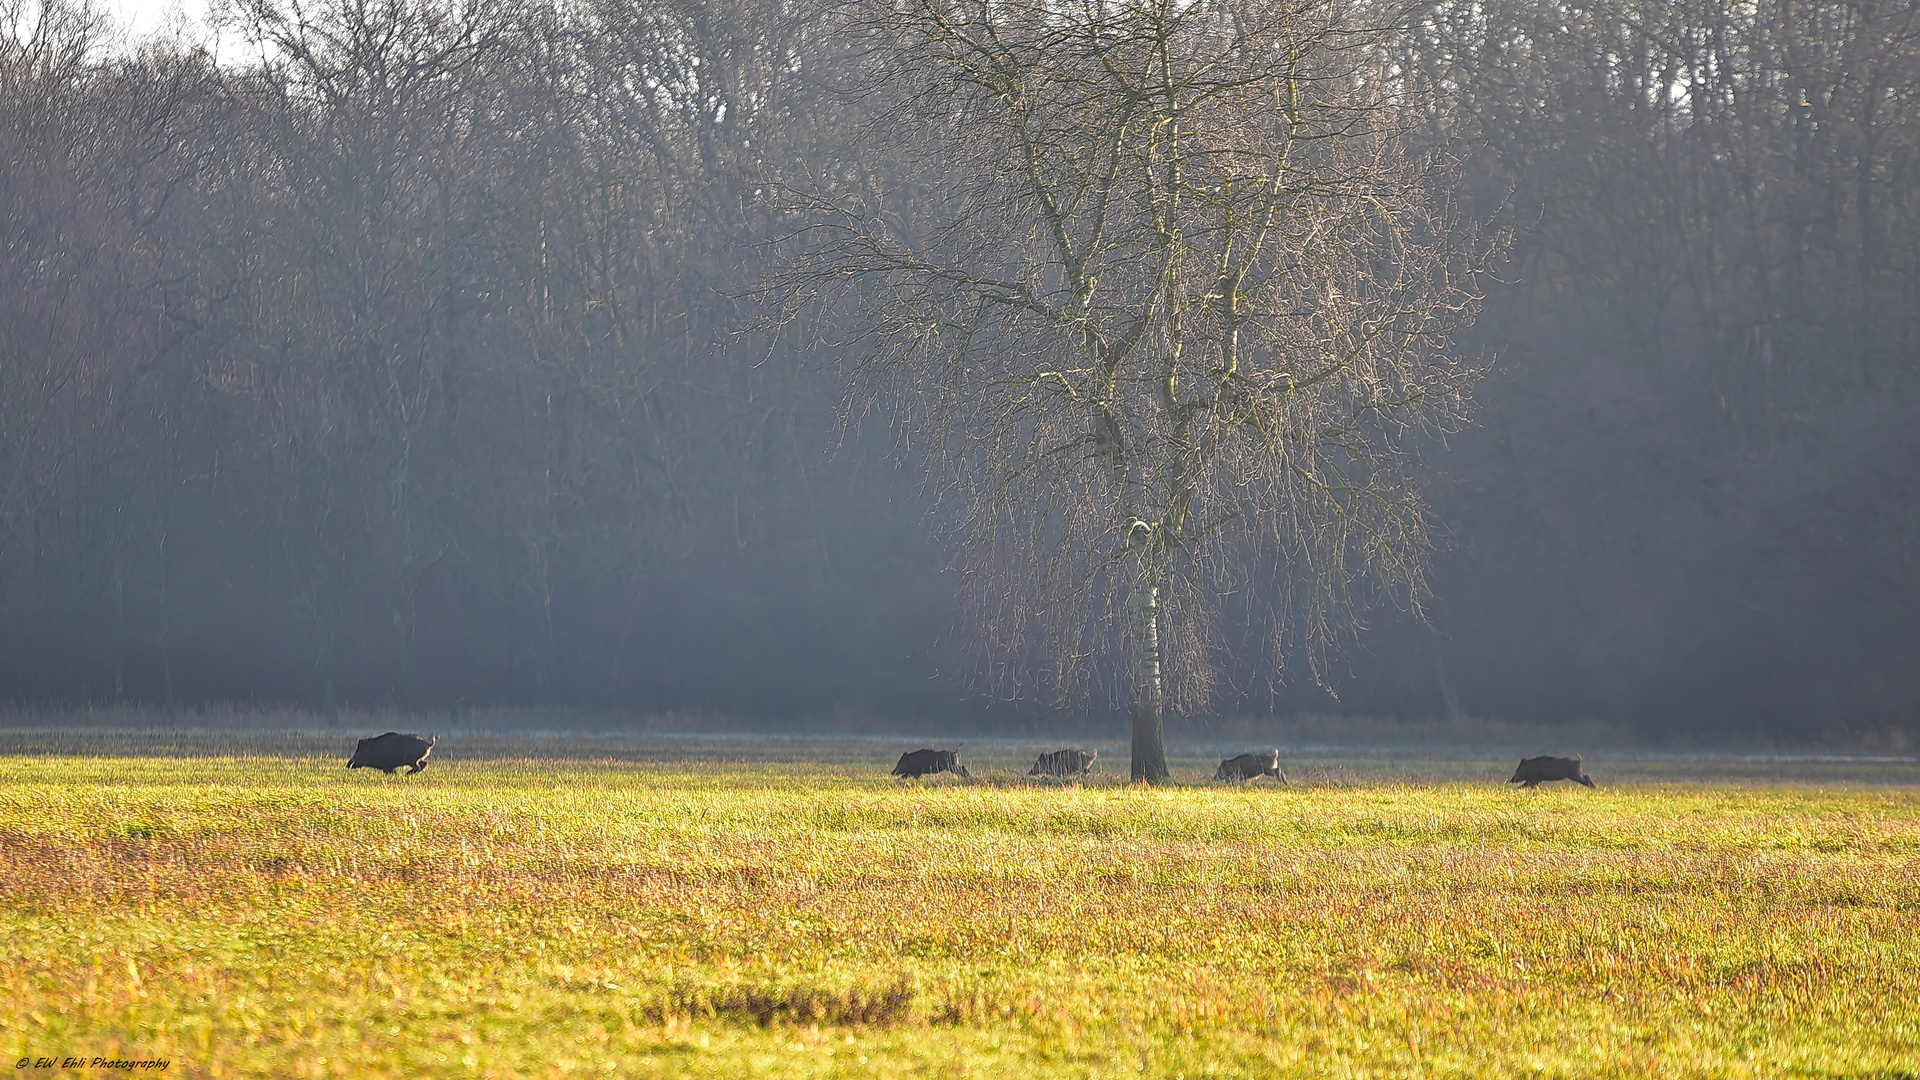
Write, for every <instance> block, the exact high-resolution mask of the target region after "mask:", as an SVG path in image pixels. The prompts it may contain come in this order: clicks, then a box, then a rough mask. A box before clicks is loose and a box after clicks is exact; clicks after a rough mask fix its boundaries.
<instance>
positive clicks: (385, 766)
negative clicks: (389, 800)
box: [347, 731, 440, 776]
mask: <svg viewBox="0 0 1920 1080" xmlns="http://www.w3.org/2000/svg"><path fill="white" fill-rule="evenodd" d="M439 741H440V736H438V735H435V736H434V737H433V741H432V742H428V741H427V740H426V739H423V738H421V737H420V736H418V735H402V734H400V733H399V732H397V731H389V732H387V733H386V734H385V735H375V736H374V737H373V738H371V739H361V740H360V742H359V743H358V744H357V745H355V746H354V748H353V757H351V758H349V759H348V760H347V768H349V769H379V770H381V771H383V772H385V773H387V774H388V775H389V776H391V775H392V774H393V770H395V769H398V768H400V767H401V766H402V765H404V766H406V767H407V775H408V776H412V775H413V774H414V773H417V772H419V771H420V770H421V769H424V768H426V767H427V755H428V754H431V753H433V748H434V745H435V744H436V743H438V742H439Z"/></svg>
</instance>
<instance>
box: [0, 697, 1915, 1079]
mask: <svg viewBox="0 0 1920 1080" xmlns="http://www.w3.org/2000/svg"><path fill="white" fill-rule="evenodd" d="M340 743H341V740H339V739H337V738H321V737H313V736H308V737H301V736H293V735H252V736H244V735H236V734H233V733H227V734H221V735H214V736H193V735H179V736H176V735H157V734H151V733H149V734H139V735H127V734H120V735H115V734H113V733H97V732H96V733H89V734H85V735H77V736H60V735H48V734H34V733H27V734H21V733H6V734H4V735H0V881H4V883H5V885H4V891H3V892H0V896H4V904H3V905H0V941H3V942H4V946H0V947H3V948H4V957H0V960H3V961H4V962H3V963H0V1053H4V1056H5V1060H7V1061H10V1062H11V1061H16V1060H18V1059H22V1058H26V1059H34V1058H39V1057H52V1058H56V1059H58V1058H60V1057H63V1056H71V1057H84V1058H89V1059H91V1058H93V1057H96V1056H97V1057H101V1058H107V1059H114V1058H119V1059H127V1060H155V1059H166V1060H167V1061H169V1062H170V1065H169V1067H168V1069H167V1070H166V1072H165V1073H164V1074H161V1075H168V1076H177V1075H187V1076H335V1075H344V1076H467V1075H484V1076H503V1077H504V1076H528V1077H545V1076H649V1075H672V1076H678V1075H687V1076H696V1075H697V1076H760V1075H764V1076H848V1077H855V1076H956V1077H957V1076H981V1077H988V1076H1018V1077H1051V1076H1141V1075H1146V1076H1189V1077H1196V1076H1295V1075H1298V1076H1525V1077H1535V1076H1596V1077H1597V1076H1648V1075H1653V1076H1700V1077H1743V1076H1754V1077H1774V1076H1806V1077H1858V1078H1866V1077H1878V1078H1882V1080H1892V1078H1895V1077H1915V1076H1920V1005H1917V1004H1916V1002H1920V767H1916V766H1915V765H1914V764H1913V763H1912V762H1911V761H1910V760H1904V761H1903V760H1892V761H1884V760H1883V761H1839V762H1834V761H1826V762H1819V761H1815V762H1798V763H1795V762H1755V761H1733V762H1718V763H1716V762H1699V761H1686V762H1681V761H1671V760H1664V761H1663V760H1651V759H1650V760H1644V761H1636V762H1623V763H1619V764H1618V765H1616V766H1614V767H1612V768H1609V767H1607V765H1606V763H1604V762H1590V766H1591V771H1592V772H1594V774H1595V775H1596V777H1597V778H1598V779H1599V780H1600V781H1601V784H1602V787H1601V788H1600V789H1599V790H1597V791H1587V790H1585V789H1580V788H1572V787H1570V786H1568V785H1557V786H1556V787H1555V788H1551V789H1541V790H1539V791H1521V790H1518V789H1514V788H1508V787H1505V786H1504V785H1501V784H1500V783H1498V781H1499V780H1501V779H1504V777H1505V775H1506V772H1507V771H1508V770H1511V768H1512V761H1511V760H1510V759H1509V760H1503V761H1488V760H1473V759H1471V758H1454V759H1442V758H1423V759H1410V758H1402V759H1392V758H1347V759H1341V758H1325V759H1319V760H1312V761H1301V760H1294V761H1291V762H1289V772H1290V774H1291V775H1292V777H1293V780H1294V784H1293V785H1292V786H1291V787H1289V788H1280V787H1273V786H1269V785H1268V782H1265V781H1262V782H1260V783H1258V784H1255V785H1251V786H1248V787H1245V788H1236V787H1231V786H1227V785H1214V784H1207V783H1202V782H1200V780H1199V777H1201V776H1203V775H1206V774H1207V773H1208V772H1209V771H1210V764H1211V763H1209V762H1204V761H1201V760H1199V759H1194V758H1189V759H1184V760H1180V761H1177V762H1176V769H1175V771H1176V774H1177V775H1179V776H1182V777H1184V778H1186V779H1187V781H1188V782H1187V783H1186V784H1184V785H1183V786H1174V787H1170V788H1160V789H1143V788H1134V787H1128V786H1125V785H1122V784H1119V783H1117V782H1114V780H1113V779H1112V776H1111V774H1112V773H1113V772H1116V771H1122V770H1124V760H1121V761H1119V762H1114V763H1108V762H1105V761H1103V762H1102V765H1103V766H1104V767H1105V770H1106V772H1107V773H1108V776H1107V778H1105V779H1103V780H1097V781H1095V782H1091V783H1088V784H1084V785H1061V784H1039V783H1029V782H1027V781H1026V780H1025V779H1024V777H1021V776H1019V775H1018V773H1019V772H1021V771H1024V765H1025V761H1030V760H1031V756H1030V751H1029V750H1028V748H1025V747H1021V746H1017V745H1013V744H998V745H995V746H990V747H985V748H980V749H976V750H970V751H969V754H968V757H969V760H970V761H972V762H973V763H974V767H975V771H976V772H978V773H983V774H984V775H983V776H982V779H981V780H980V781H979V782H976V783H972V784H963V783H960V782H957V781H954V780H952V779H940V780H935V781H932V782H926V783H897V782H895V781H892V780H890V779H888V778H887V777H886V775H885V774H886V770H887V768H888V766H889V765H890V764H891V758H892V756H894V755H897V753H898V752H899V750H900V749H903V748H906V747H907V746H910V745H912V744H911V743H880V742H846V743H825V742H821V743H783V744H765V743H756V742H751V741H741V740H736V741H731V742H727V743H723V744H713V745H706V746H701V745H697V744H694V743H691V742H688V741H685V740H682V741H669V742H660V741H652V742H649V741H645V740H626V741H619V740H599V741H596V740H573V741H567V742H562V743H557V744H556V743H554V742H550V741H542V742H534V741H530V740H526V739H515V738H513V737H510V736H505V735H496V736H488V737H476V738H473V739H469V740H465V741H451V740H450V741H446V742H443V743H442V745H441V748H440V750H439V751H436V760H435V763H434V765H433V767H431V768H429V769H428V770H427V771H426V772H424V773H421V774H420V775H418V776H415V777H410V778H407V777H387V776H383V775H381V774H379V773H376V772H367V771H355V772H347V771H345V770H343V769H341V767H340V766H341V763H342V760H343V757H344V750H342V749H341V746H340V745H339V744H340ZM1023 753H1024V754H1026V755H1027V756H1026V757H1025V761H1020V760H1019V759H1018V756H1019V755H1021V754H1023ZM1216 760H1217V759H1216ZM61 1071H62V1070H61V1069H59V1068H58V1067H57V1066H56V1067H55V1068H52V1069H35V1068H33V1067H32V1062H31V1060H30V1061H29V1067H27V1068H24V1069H20V1070H18V1071H17V1072H16V1075H22V1076H41V1075H56V1074H58V1073H60V1072H61ZM75 1071H77V1072H81V1073H83V1074H86V1075H101V1074H102V1073H103V1072H104V1071H105V1070H93V1069H85V1070H75ZM139 1075H155V1074H154V1073H151V1072H148V1073H144V1074H139Z"/></svg>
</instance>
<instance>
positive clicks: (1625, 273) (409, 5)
mask: <svg viewBox="0 0 1920 1080" xmlns="http://www.w3.org/2000/svg"><path fill="white" fill-rule="evenodd" d="M1383 10H1384V9H1383ZM1395 14H1396V16H1397V18H1396V19H1395V20H1394V25H1396V26H1398V27H1399V29H1398V30H1397V31H1396V32H1395V33H1394V34H1393V36H1392V38H1391V47H1392V49H1393V50H1394V58H1395V66H1394V70H1395V72H1396V74H1397V77H1399V78H1402V79H1404V80H1405V81H1406V82H1407V84H1408V85H1409V86H1418V87H1419V88H1420V90H1421V92H1422V94H1423V95H1424V100H1427V101H1429V102H1430V103H1431V106H1430V107H1431V124H1430V125H1429V126H1428V127H1427V129H1426V130H1425V131H1424V132H1423V133H1422V134H1421V135H1419V136H1418V137H1419V138H1422V139H1423V140H1425V145H1424V146H1423V148H1422V149H1423V150H1424V151H1425V152H1428V153H1433V154H1444V155H1447V156H1449V157H1451V158H1453V159H1456V160H1457V162H1458V166H1457V170H1456V171H1457V173H1458V175H1460V176H1462V177H1464V178H1465V181H1464V183H1463V186H1462V187H1461V188H1460V189H1459V190H1458V191H1457V192H1456V193H1455V196H1456V198H1457V201H1458V204H1459V206H1460V207H1461V208H1462V210H1463V212H1464V213H1465V214H1467V215H1470V216H1474V217H1478V218H1481V219H1483V220H1484V221H1485V222H1487V223H1488V225H1489V227H1493V228H1506V229H1510V230H1511V232H1512V235H1513V238H1514V242H1513V246H1512V249H1511V255H1510V258H1509V259H1508V260H1507V261H1506V262H1505V263H1504V264H1503V265H1502V266H1501V267H1500V268H1499V272H1498V274H1497V280H1496V281H1493V282H1491V283H1490V284H1489V285H1488V288H1487V297H1486V304H1485V310H1484V312H1483V313H1482V314H1481V316H1480V318H1479V320H1478V322H1477V324H1476V325H1475V327H1474V329H1473V330H1472V331H1471V332H1470V333H1469V334H1467V335H1466V336H1465V337H1463V338H1462V339H1461V340H1460V342H1459V347H1461V348H1464V349H1468V350H1471V351H1474V352H1476V353H1484V354H1485V355H1486V356H1488V357H1489V358H1491V359H1492V360H1493V365H1492V368H1491V373H1490V375H1489V376H1488V378H1487V379H1486V381H1485V382H1484V383H1483V384H1482V385H1481V387H1480V389H1479V392H1478V394H1477V397H1478V402H1479V411H1478V413H1477V416H1478V423H1477V424H1476V425H1475V426H1473V427H1470V428H1467V429H1465V430H1463V431H1461V432H1459V433H1458V434H1456V435H1454V436H1453V437H1452V438H1450V439H1449V440H1447V442H1446V445H1445V446H1435V447H1433V448H1432V449H1431V451H1430V452H1429V455H1428V458H1429V462H1430V464H1431V465H1432V466H1433V469H1432V474H1431V476H1430V477H1429V480H1428V491H1429V498H1430V500H1431V502H1432V504H1433V506H1434V508H1435V510H1436V513H1437V518H1438V520H1439V521H1440V522H1442V523H1443V525H1444V534H1443V535H1444V543H1443V545H1442V550H1441V551H1440V553H1439V555H1438V557H1437V558H1436V560H1435V562H1434V566H1433V570H1432V574H1431V584H1432V589H1433V597H1432V599H1431V601H1430V603H1429V604H1428V606H1427V611H1426V615H1427V619H1426V620H1425V621H1420V620H1416V619H1413V618H1411V617H1409V616H1407V615H1406V614H1405V613H1403V612H1399V611H1396V610H1394V609H1392V608H1391V607H1389V608H1387V609H1385V610H1381V611H1377V612H1376V613H1375V615H1374V617H1373V619H1372V626H1371V627H1370V629H1369V630H1368V631H1367V632H1366V633H1364V634H1362V635H1361V636H1360V637H1359V638H1358V639H1356V640H1355V641H1354V642H1352V643H1351V645H1350V647H1349V648H1348V650H1347V659H1346V661H1345V662H1344V663H1343V664H1341V665H1336V667H1335V669H1334V671H1333V675H1332V677H1331V680H1330V689H1331V690H1332V691H1334V692H1336V693H1337V695H1338V701H1337V703H1336V702H1335V701H1334V699H1332V698H1330V697H1329V696H1328V689H1327V688H1322V687H1319V686H1316V685H1314V682H1313V680H1312V679H1311V678H1306V677H1304V673H1302V672H1269V671H1258V670H1252V669H1251V668H1250V667H1248V666H1247V665H1242V666H1241V668H1240V669H1238V671H1237V673H1236V674H1233V675H1232V676H1231V677H1229V678H1226V679H1223V680H1222V681H1221V684H1220V690H1219V691H1218V693H1217V694H1216V698H1215V700H1214V703H1213V708H1214V710H1215V711H1219V712H1244V711H1266V710H1269V709H1288V710H1290V709H1315V710H1320V711H1328V710H1334V709H1341V710H1348V711H1352V712H1356V713H1367V714H1371V715H1391V716H1406V717H1423V716H1447V715H1453V716H1460V715H1474V716H1499V717H1504V718H1508V719H1515V720H1533V719H1570V718H1580V717H1600V718H1604V719H1609V720H1614V721H1618V722H1622V723H1627V724H1632V725H1638V726H1642V727H1645V728H1648V729H1650V730H1671V729H1675V728H1695V727H1697V728H1705V729H1735V728H1739V729H1748V728H1753V729H1766V730H1777V731H1788V732H1793V731H1797V732H1802V733H1806V732H1815V731H1823V730H1829V729H1831V728H1833V727H1835V726H1840V727H1846V728H1852V729H1863V728H1866V729H1877V728H1888V727H1896V728H1898V727H1909V728H1910V727H1912V726H1914V725H1915V723H1916V718H1920V680H1916V679H1914V678H1913V676H1912V674H1911V673H1912V672H1913V671H1916V670H1920V557H1917V555H1916V550H1915V539H1914V538H1915V537H1916V535H1920V483H1917V481H1920V402H1917V401H1916V396H1915V395H1916V392H1917V391H1920V386H1917V385H1916V378H1915V373H1916V361H1920V100H1917V98H1920V6H1917V5H1915V4H1914V3H1912V2H1911V0H1909V2H1905V3H1876V2H1873V0H1854V2H1847V3H1840V2H1829V3H1823V2H1811V3H1809V2H1803V0H1756V2H1752V3H1744V4H1733V5H1729V4H1724V3H1718V2H1708V0H1697V2H1696V0H1683V2H1673V0H1601V2H1598V3H1593V4H1585V5H1566V4H1555V3H1540V2H1528V3H1523V2H1513V0H1491V2H1483V3H1476V4H1470V5H1466V4H1454V3H1450V2H1437V3H1427V4H1424V5H1419V6H1413V7H1401V8H1399V9H1397V10H1396V11H1395ZM829 16H830V12H829V11H826V10H824V9H822V8H819V7H817V6H813V5H809V4H806V3H796V2H791V0H666V2H659V0H647V2H645V3H641V2H636V0H580V2H577V3H553V2H535V3H515V4H505V3H498V2H494V0H324V2H322V3H318V4H312V5H299V6H296V5H291V4H285V3H281V2H279V0H239V2H237V3H235V4H233V5H230V6H229V7H227V8H226V9H224V11H223V13H222V14H221V16H220V18H221V20H222V26H223V38H222V40H223V42H224V44H223V45H222V48H221V54H220V55H219V56H217V57H216V56H215V55H213V54H212V53H211V52H210V51H209V49H208V48H206V47H204V46H202V45H199V44H196V43H194V42H193V41H192V40H187V39H182V38H178V37H172V38H154V39H150V40H145V41H140V42H129V41H125V40H121V39H118V38H116V37H114V36H113V34H112V32H111V28H110V27H109V25H108V24H107V23H106V22H105V21H104V20H103V19H102V18H101V17H100V15H99V14H98V12H97V11H95V10H93V9H90V8H88V7H86V6H85V5H84V3H83V2H80V0H50V2H46V3H40V2H29V0H0V694H5V695H6V696H9V697H12V698H15V699H18V700H66V701H85V700H114V699H132V700H142V701H151V702H175V701H194V700H258V701H272V702H276V703H295V704H307V705H311V706H314V707H328V706H330V705H333V704H335V703H340V702H354V703H360V704H392V705H399V706H403V707H446V706H453V705H459V704H463V703H468V704H474V705H479V704H495V703H516V704H569V705H583V706H599V707H611V708H621V709H637V710H666V709H674V710H684V711H694V712H708V713H713V714H727V715H734V716H743V717H757V718H762V719H765V720H768V721H779V720H807V719H816V718H819V717H823V716H829V715H832V714H834V713H836V712H845V711H848V710H852V711H858V712H864V713H871V714H891V713H898V712H902V711H917V712H922V713H925V712H934V711H950V710H957V709H970V708H973V707H974V705H973V702H974V700H975V699H973V698H971V697H969V691H968V683H967V680H966V666H965V665H966V664H967V662H968V660H967V653H966V650H964V649H960V648H958V647H957V644H956V643H957V641H958V640H959V639H960V638H961V637H962V636H963V635H965V634H966V633H968V632H969V631H968V628H967V627H965V626H964V625H961V624H957V623H955V621H954V619H953V611H954V607H953V600H954V595H955V582H954V580H953V579H954V575H952V574H949V573H943V568H944V567H945V565H946V554H945V553H943V552H942V551H940V550H938V549H936V548H935V547H934V546H933V545H932V544H930V543H929V541H928V540H927V538H926V537H927V535H928V532H927V530H926V528H925V525H926V522H925V518H926V515H927V514H928V512H929V508H930V506H931V505H932V504H931V502H930V499H929V492H928V491H926V490H925V488H924V486H923V485H922V483H921V481H920V476H921V472H920V470H919V469H917V468H916V465H915V461H914V451H913V448H912V444H911V440H906V441H902V440H897V439H896V438H895V434H896V433H895V432H893V431H890V430H887V424H886V423H885V421H884V419H876V418H872V417H868V418H866V422H865V423H861V422H860V421H861V419H862V418H860V417H853V418H850V419H851V422H849V423H845V424H843V423H842V422H841V421H842V420H843V419H846V418H843V417H842V416H841V415H840V413H839V410H838V405H839V403H840V401H841V393H842V382H841V380H842V377H843V373H842V369H841V367H840V365H839V361H840V359H841V357H839V356H838V355H837V354H836V351H835V349H834V342H833V341H832V340H831V336H830V335H829V336H828V337H826V338H822V337H821V336H820V335H819V334H817V333H815V332H813V330H806V331H803V329H802V328H803V327H805V328H813V329H814V330H817V328H818V326H819V324H818V323H815V322H806V321H801V322H792V323H784V324H783V323H781V322H780V321H778V320H770V319H764V318H758V317H757V316H758V315H761V314H763V313H761V312H757V311H756V310H755V308H754V302H753V299H752V297H753V296H754V295H755V294H754V291H753V290H754V288H755V284H756V281H757V280H759V277H760V274H761V271H762V269H763V267H764V266H765V265H766V264H767V261H768V260H769V259H770V258H773V257H775V255H776V253H777V248H776V247H775V246H773V245H775V242H776V241H778V240H779V238H780V237H782V236H784V235H787V234H788V233H790V232H791V231H792V230H793V229H794V228H796V226H797V225H798V224H804V223H796V222H795V221H794V220H793V219H792V217H791V215H790V214H788V213H786V212H784V211H783V210H782V209H781V206H782V202H781V200H780V199H778V198H777V197H775V193H776V192H778V191H782V190H794V189H809V190H817V189H820V188H823V187H832V186H835V185H839V186H854V187H861V186H863V187H865V188H868V189H871V190H875V191H911V190H915V189H916V188H915V185H916V184H918V185H920V188H919V190H930V189H932V188H937V186H938V185H931V184H925V183H923V181H924V180H925V178H923V177H915V176H912V175H909V174H908V171H907V169H906V167H905V166H904V165H902V164H900V163H899V162H897V161H895V160H893V159H891V158H889V156H888V155H887V153H886V146H885V145H884V143H881V142H877V141H875V140H874V138H873V137H872V132H873V131H874V130H875V128H874V126H873V121H874V120H875V119H876V117H877V116H878V114H879V111H880V110H883V109H885V108H886V107H887V103H886V102H885V100H884V96H883V95H881V94H879V93H877V92H872V90H871V88H870V87H865V86H863V84H861V82H860V81H859V79H858V78H857V77H855V76H856V73H857V72H858V71H859V70H860V67H861V64H862V58H863V57H865V56H867V55H870V54H872V53H875V52H884V51H885V50H886V49H887V48H888V43H887V42H886V41H885V40H884V39H881V38H877V37H875V36H873V35H872V34H867V35H861V34H854V33H849V32H845V31H836V30H835V27H836V26H837V25H839V24H837V23H836V22H835V21H834V20H833V19H832V18H831V17H829Z"/></svg>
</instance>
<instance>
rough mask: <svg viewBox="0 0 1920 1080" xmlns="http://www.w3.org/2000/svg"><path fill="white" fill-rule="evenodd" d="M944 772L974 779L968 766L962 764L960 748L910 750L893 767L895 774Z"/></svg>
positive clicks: (921, 774)
mask: <svg viewBox="0 0 1920 1080" xmlns="http://www.w3.org/2000/svg"><path fill="white" fill-rule="evenodd" d="M942 772H950V773H953V774H955V775H956V776H964V777H966V778H967V779H969V780H971V779H973V774H972V773H970V772H968V771H967V767H966V766H965V765H962V764H960V751H958V750H909V751H907V752H906V753H904V754H901V755H900V764H898V765H895V766H894V767H893V775H895V776H909V777H915V776H930V775H932V774H933V773H942Z"/></svg>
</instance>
